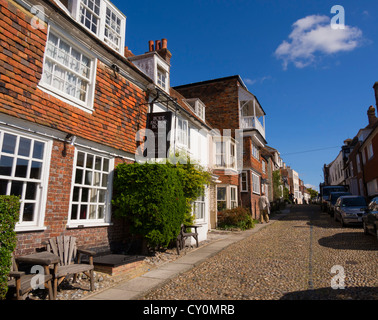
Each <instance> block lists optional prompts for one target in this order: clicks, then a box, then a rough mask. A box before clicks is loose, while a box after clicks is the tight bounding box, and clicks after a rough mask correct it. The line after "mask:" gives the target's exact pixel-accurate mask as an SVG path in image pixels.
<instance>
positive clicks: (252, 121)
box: [242, 116, 265, 139]
mask: <svg viewBox="0 0 378 320" xmlns="http://www.w3.org/2000/svg"><path fill="white" fill-rule="evenodd" d="M242 128H243V129H256V130H257V131H259V132H260V134H261V135H262V136H263V137H264V139H265V128H264V126H263V125H262V124H261V122H260V121H259V119H257V118H256V117H254V116H251V117H243V118H242Z"/></svg>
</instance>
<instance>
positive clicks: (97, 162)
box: [95, 157, 102, 170]
mask: <svg viewBox="0 0 378 320" xmlns="http://www.w3.org/2000/svg"><path fill="white" fill-rule="evenodd" d="M101 159H102V158H101V157H96V162H95V169H96V170H101Z"/></svg>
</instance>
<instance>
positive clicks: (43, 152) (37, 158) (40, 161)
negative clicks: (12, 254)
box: [0, 127, 50, 231]
mask: <svg viewBox="0 0 378 320" xmlns="http://www.w3.org/2000/svg"><path fill="white" fill-rule="evenodd" d="M49 150H50V142H49V141H47V140H43V139H39V138H35V137H31V136H28V135H24V134H19V133H18V132H16V131H8V130H3V129H2V128H1V127H0V194H1V195H14V196H18V197H19V198H20V204H21V205H20V217H19V221H18V223H17V225H16V231H18V230H21V229H27V228H30V229H34V228H41V227H43V217H44V206H45V202H46V191H47V176H48V170H49V161H50V154H49V153H50V151H49Z"/></svg>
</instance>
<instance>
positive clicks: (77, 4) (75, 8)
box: [60, 0, 126, 55]
mask: <svg viewBox="0 0 378 320" xmlns="http://www.w3.org/2000/svg"><path fill="white" fill-rule="evenodd" d="M93 2H95V0H93ZM99 2H100V6H99V12H98V13H96V12H94V10H92V9H91V8H89V6H88V5H86V4H84V3H83V0H72V8H66V7H65V6H64V5H63V4H62V5H60V6H61V7H64V8H66V9H67V11H70V10H71V12H70V13H71V15H72V17H73V19H75V20H76V21H77V22H78V23H80V24H81V25H82V26H83V27H84V28H86V29H87V30H88V31H89V32H90V33H92V34H93V35H94V36H96V37H97V38H99V39H100V40H101V41H103V42H104V43H105V44H106V45H107V46H108V47H110V48H112V49H113V50H115V51H117V52H118V53H120V54H121V55H123V54H124V48H125V36H126V16H125V15H124V14H123V13H122V12H121V11H120V10H118V8H117V7H115V6H114V5H113V4H112V3H111V2H110V1H107V0H99ZM82 3H83V6H85V7H86V8H88V9H89V11H90V13H91V14H93V15H94V16H95V17H96V18H97V20H98V21H97V30H96V32H93V30H91V29H90V28H88V26H86V25H85V19H84V23H83V22H82V21H81V5H82ZM107 9H109V10H111V11H112V12H113V13H114V14H115V15H116V17H117V18H118V19H120V22H121V23H120V30H119V33H118V32H117V31H116V30H115V31H116V33H117V34H118V35H117V37H118V38H119V44H118V47H117V46H116V45H115V44H114V43H112V42H111V40H110V39H109V38H108V37H107V36H106V34H105V29H106V28H107V24H106V14H107V12H106V11H107Z"/></svg>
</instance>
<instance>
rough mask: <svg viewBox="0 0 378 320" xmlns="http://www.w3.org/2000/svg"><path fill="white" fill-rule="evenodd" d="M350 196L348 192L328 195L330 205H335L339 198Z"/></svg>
mask: <svg viewBox="0 0 378 320" xmlns="http://www.w3.org/2000/svg"><path fill="white" fill-rule="evenodd" d="M349 195H351V194H350V193H349V192H337V193H332V194H331V195H330V199H331V203H332V204H335V203H336V201H337V199H339V198H340V197H341V196H349Z"/></svg>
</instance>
